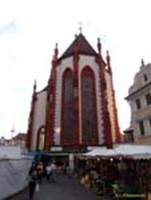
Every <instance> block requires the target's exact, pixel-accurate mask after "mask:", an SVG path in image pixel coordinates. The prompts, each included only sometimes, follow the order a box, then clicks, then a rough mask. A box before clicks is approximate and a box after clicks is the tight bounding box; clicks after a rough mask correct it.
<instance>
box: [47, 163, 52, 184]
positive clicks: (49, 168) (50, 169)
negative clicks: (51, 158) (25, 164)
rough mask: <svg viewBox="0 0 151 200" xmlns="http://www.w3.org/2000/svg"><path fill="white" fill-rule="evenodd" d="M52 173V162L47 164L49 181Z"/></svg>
mask: <svg viewBox="0 0 151 200" xmlns="http://www.w3.org/2000/svg"><path fill="white" fill-rule="evenodd" d="M51 173H52V168H51V165H50V163H48V165H47V166H46V177H47V180H48V181H49V180H50V176H51Z"/></svg>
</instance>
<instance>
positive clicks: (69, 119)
mask: <svg viewBox="0 0 151 200" xmlns="http://www.w3.org/2000/svg"><path fill="white" fill-rule="evenodd" d="M72 99H73V76H72V72H71V70H70V69H67V70H66V71H65V72H64V75H63V107H62V110H63V113H62V118H63V119H62V122H63V127H62V128H63V140H64V142H65V143H69V142H71V141H72V123H73V110H72Z"/></svg>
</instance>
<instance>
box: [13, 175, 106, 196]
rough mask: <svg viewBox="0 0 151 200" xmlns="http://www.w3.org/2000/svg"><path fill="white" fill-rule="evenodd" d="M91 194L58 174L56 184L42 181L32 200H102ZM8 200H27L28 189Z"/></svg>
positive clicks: (76, 182)
mask: <svg viewBox="0 0 151 200" xmlns="http://www.w3.org/2000/svg"><path fill="white" fill-rule="evenodd" d="M103 199H104V198H102V197H100V196H96V195H95V194H93V193H92V192H89V191H86V190H85V189H84V188H83V187H82V186H81V185H80V184H79V182H78V180H77V179H75V178H69V177H67V176H65V175H61V174H59V175H58V176H57V181H56V183H51V182H49V183H48V182H47V181H46V180H43V183H42V184H41V185H40V190H39V191H38V192H35V196H34V200H103ZM10 200H29V199H28V189H25V190H24V191H23V192H22V193H20V194H18V195H17V196H15V197H12V198H10Z"/></svg>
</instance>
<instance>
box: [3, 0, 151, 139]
mask: <svg viewBox="0 0 151 200" xmlns="http://www.w3.org/2000/svg"><path fill="white" fill-rule="evenodd" d="M150 4H151V3H150V0H114V1H113V0H92V1H91V0H0V92H1V98H0V136H5V137H7V138H9V137H11V129H12V128H14V129H15V133H14V135H16V134H17V133H18V132H26V130H27V121H28V115H29V110H30V103H31V95H32V87H33V83H34V80H37V86H38V90H41V89H43V88H44V87H45V86H46V84H47V80H48V77H49V74H50V68H51V65H50V63H51V58H52V54H53V49H54V47H55V43H56V42H58V44H59V52H60V54H61V53H62V52H63V51H64V50H66V48H67V47H68V46H69V45H70V44H71V42H72V41H73V39H74V36H75V34H76V33H79V29H78V28H79V23H80V22H81V23H82V32H83V34H84V35H85V37H86V38H87V39H88V41H89V42H90V44H91V45H92V46H93V47H94V48H95V49H96V43H97V37H100V38H101V41H102V52H103V55H104V57H105V52H106V50H109V51H110V55H111V62H112V68H113V79H114V88H115V92H116V101H117V108H118V116H119V123H120V128H121V130H123V129H126V128H127V127H128V126H129V122H130V108H129V105H128V103H127V102H126V100H125V99H124V98H125V97H126V96H127V95H128V88H129V87H130V85H131V84H132V83H133V78H134V75H135V73H136V72H137V71H138V70H139V67H140V63H141V58H144V61H145V63H146V64H147V63H149V62H151V56H150V52H151V50H150V48H151V28H150V24H151V23H150V20H151V12H150V8H151V6H150Z"/></svg>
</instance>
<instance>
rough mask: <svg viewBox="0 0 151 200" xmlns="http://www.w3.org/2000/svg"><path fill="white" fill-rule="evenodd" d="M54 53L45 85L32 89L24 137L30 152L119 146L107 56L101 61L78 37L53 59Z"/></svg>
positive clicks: (98, 45)
mask: <svg viewBox="0 0 151 200" xmlns="http://www.w3.org/2000/svg"><path fill="white" fill-rule="evenodd" d="M58 55H59V52H58V46H57V45H56V48H55V50H54V56H53V59H52V66H51V73H50V77H49V80H48V84H47V86H46V87H45V88H44V89H43V90H42V91H39V92H37V91H36V83H35V84H34V87H33V95H32V102H31V111H30V115H29V125H28V133H27V147H28V149H30V150H45V151H53V149H55V150H56V149H58V150H68V149H69V150H71V149H74V150H82V149H86V148H87V147H89V146H100V145H105V146H107V147H108V148H112V144H113V143H119V142H120V130H119V124H118V117H117V108H116V101H115V91H114V88H113V78H112V69H111V62H110V56H109V53H108V52H107V56H106V61H104V59H103V57H102V54H101V43H100V40H99V39H98V43H97V51H95V50H94V48H93V47H92V46H91V45H90V44H89V42H88V41H87V39H86V38H85V36H84V35H83V34H82V33H80V34H79V35H76V37H75V39H74V41H73V42H72V43H71V45H70V46H69V47H68V48H67V50H66V51H65V52H64V53H63V54H62V55H61V56H58Z"/></svg>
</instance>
